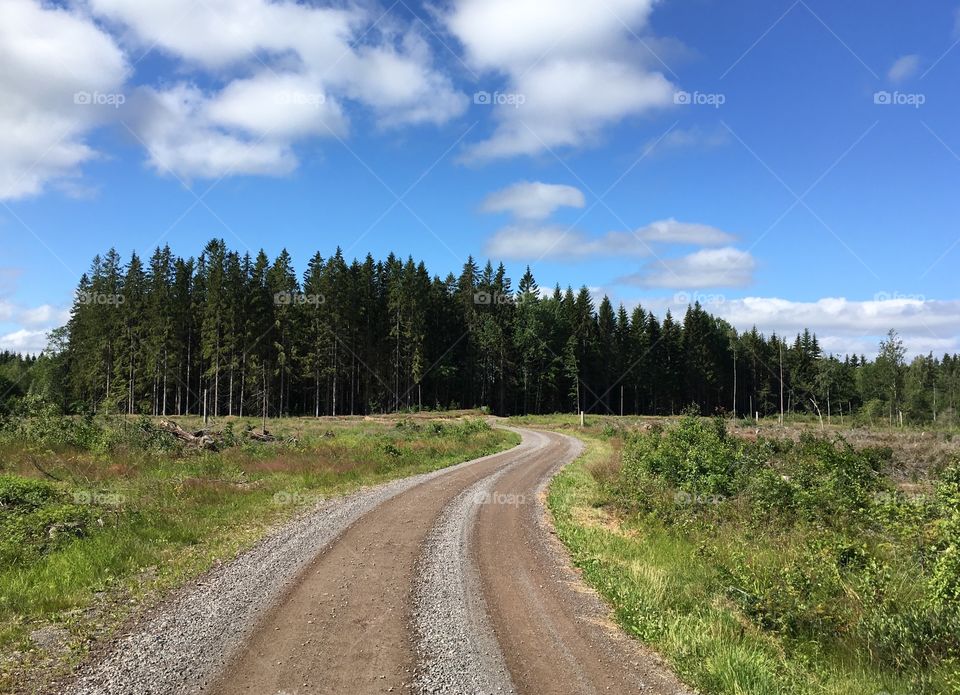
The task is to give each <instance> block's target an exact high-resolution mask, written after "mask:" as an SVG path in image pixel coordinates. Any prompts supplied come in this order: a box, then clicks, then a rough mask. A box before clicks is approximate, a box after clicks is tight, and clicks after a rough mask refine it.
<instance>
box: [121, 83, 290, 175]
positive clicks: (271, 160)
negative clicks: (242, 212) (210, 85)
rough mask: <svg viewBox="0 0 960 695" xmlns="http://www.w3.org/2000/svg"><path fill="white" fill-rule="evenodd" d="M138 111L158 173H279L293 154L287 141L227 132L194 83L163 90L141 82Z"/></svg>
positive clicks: (143, 136)
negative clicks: (140, 107)
mask: <svg viewBox="0 0 960 695" xmlns="http://www.w3.org/2000/svg"><path fill="white" fill-rule="evenodd" d="M138 101H140V103H141V104H142V105H143V116H142V117H141V118H140V120H139V121H138V122H137V124H136V128H137V131H138V137H139V138H140V139H141V140H142V141H143V143H144V144H145V145H146V147H147V150H148V161H149V163H150V165H151V166H152V167H153V168H154V169H156V170H157V172H158V173H161V174H163V173H167V172H173V173H174V174H176V175H177V176H179V177H187V178H190V177H193V176H198V177H201V178H215V177H220V176H226V175H231V174H261V175H273V176H279V175H282V174H287V173H289V172H291V171H293V170H294V169H295V168H296V166H297V160H296V157H295V156H294V154H293V152H292V150H291V148H290V146H289V144H288V143H286V142H284V141H282V140H277V139H263V138H262V137H260V138H256V137H250V136H244V135H242V134H236V133H232V132H227V131H225V130H222V129H219V128H217V125H216V123H215V121H213V120H212V119H211V117H210V114H209V112H208V108H209V100H208V99H207V97H206V96H205V95H204V94H203V93H202V92H201V91H200V90H199V89H197V88H196V87H192V86H189V85H186V84H180V85H177V86H175V87H173V88H171V89H169V90H167V91H165V92H158V91H155V90H153V89H151V88H144V89H143V90H141V92H140V93H139V94H138Z"/></svg>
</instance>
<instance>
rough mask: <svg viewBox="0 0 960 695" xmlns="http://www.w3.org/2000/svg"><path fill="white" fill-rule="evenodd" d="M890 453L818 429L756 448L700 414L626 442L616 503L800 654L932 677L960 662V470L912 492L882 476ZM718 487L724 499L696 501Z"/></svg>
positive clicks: (954, 469) (761, 443)
mask: <svg viewBox="0 0 960 695" xmlns="http://www.w3.org/2000/svg"><path fill="white" fill-rule="evenodd" d="M891 456H892V452H891V451H890V450H889V449H859V450H858V449H856V448H855V447H853V446H852V445H851V444H850V443H848V442H847V441H845V440H844V439H842V438H840V437H837V438H834V439H830V438H825V437H820V436H815V435H811V434H804V435H802V436H801V438H800V441H799V442H792V441H788V440H782V441H771V440H764V439H762V438H761V439H759V440H758V441H755V442H749V441H746V440H742V439H739V438H736V437H733V436H730V435H728V434H727V432H726V426H725V423H723V422H722V421H715V422H714V423H712V424H711V423H709V422H708V421H706V420H703V419H701V418H699V417H695V416H692V415H691V416H687V417H684V418H683V419H682V420H681V421H680V422H679V423H677V424H676V425H675V426H673V427H671V428H669V429H666V430H660V429H654V430H652V431H649V432H641V433H635V434H632V435H628V436H627V437H626V438H625V442H624V447H623V452H622V464H623V465H622V470H621V474H620V478H619V480H617V481H616V483H615V484H614V485H613V486H612V489H611V490H610V493H611V495H610V500H611V502H612V503H614V504H616V505H618V506H620V507H621V508H623V509H625V510H626V511H627V512H628V513H629V514H636V515H638V518H641V519H642V518H644V517H645V515H648V518H650V519H655V520H656V523H660V524H665V525H666V528H667V529H669V530H671V532H672V533H674V534H677V535H678V536H682V537H684V538H685V539H686V540H687V541H689V542H692V543H693V544H694V545H696V546H697V547H698V548H700V552H701V553H702V554H703V556H705V557H707V558H708V559H709V561H710V563H711V564H712V565H713V567H714V568H715V569H716V570H717V571H718V575H717V576H718V581H717V586H716V589H717V592H718V593H719V594H722V595H723V596H724V597H725V598H726V599H727V600H728V601H731V602H732V603H733V604H734V605H736V606H737V607H738V608H739V610H740V611H741V612H742V613H743V614H744V616H746V617H747V618H748V619H749V620H750V621H751V622H753V623H754V624H755V625H756V626H757V627H758V628H760V629H762V630H765V631H767V632H770V633H773V634H776V635H778V636H780V637H782V638H784V639H785V640H786V644H787V645H788V648H789V649H791V650H793V651H794V652H795V653H802V654H805V655H807V657H809V658H814V657H815V656H816V655H817V654H820V653H835V654H848V655H855V658H856V659H859V660H863V661H869V662H872V663H875V664H883V665H887V666H890V667H892V668H893V669H894V670H896V671H898V672H903V673H907V674H921V675H917V677H918V678H920V679H921V680H922V679H923V678H924V677H925V676H923V675H922V674H924V673H928V672H929V671H930V669H940V671H938V673H939V674H940V676H942V675H943V673H945V672H947V671H948V670H949V668H951V667H948V666H945V665H947V664H951V663H953V662H954V661H953V660H957V659H960V465H956V466H953V467H951V468H948V469H947V470H946V471H944V472H943V474H942V475H941V479H940V482H939V485H938V487H937V491H936V495H935V496H913V497H908V496H906V495H904V494H903V493H901V492H898V491H897V490H896V489H895V488H894V487H893V485H892V484H891V483H890V482H889V481H888V480H886V479H885V478H884V476H883V474H882V470H883V469H884V466H886V465H887V464H888V463H889V461H890V459H891ZM711 495H712V496H716V499H717V500H719V501H722V502H723V504H691V503H690V502H691V501H692V500H697V501H699V500H701V499H704V497H706V498H707V499H711V498H710V497H709V496H711ZM928 500H929V501H928ZM944 669H946V670H947V671H945V670H944ZM940 676H938V677H940ZM917 682H918V683H920V681H917Z"/></svg>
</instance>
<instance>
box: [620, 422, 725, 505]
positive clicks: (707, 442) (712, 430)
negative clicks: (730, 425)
mask: <svg viewBox="0 0 960 695" xmlns="http://www.w3.org/2000/svg"><path fill="white" fill-rule="evenodd" d="M743 453H744V445H743V443H742V441H741V440H739V439H736V438H734V437H729V436H727V432H726V424H725V423H724V422H723V421H722V420H718V421H714V422H713V423H711V424H707V423H706V422H705V421H704V420H702V419H701V418H699V417H696V416H694V415H688V416H686V417H684V418H683V419H682V420H681V421H680V423H679V424H678V425H677V426H676V427H673V428H671V429H669V430H666V431H662V430H659V429H654V430H651V431H650V432H644V433H640V434H636V435H633V436H632V437H630V438H628V440H627V442H626V446H625V447H624V452H623V482H624V484H625V485H626V487H627V489H628V490H629V488H631V487H633V488H640V487H642V481H643V479H644V478H646V477H647V476H658V477H661V478H663V479H664V480H666V481H667V482H668V483H670V484H671V485H673V486H675V487H677V488H679V489H680V490H682V491H684V492H688V493H691V494H695V495H700V494H706V495H728V494H730V493H731V492H733V487H734V482H735V480H736V479H737V477H738V469H739V467H740V466H741V465H742V463H743Z"/></svg>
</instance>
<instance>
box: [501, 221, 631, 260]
mask: <svg viewBox="0 0 960 695" xmlns="http://www.w3.org/2000/svg"><path fill="white" fill-rule="evenodd" d="M486 252H487V253H488V254H489V255H491V256H493V257H494V258H502V259H509V260H540V259H543V258H549V259H556V260H566V261H572V260H578V259H581V258H587V257H591V256H605V257H623V256H633V257H642V256H646V255H648V254H649V249H648V247H647V246H646V245H645V244H644V243H643V242H642V241H640V240H639V239H637V238H636V237H635V236H634V235H632V234H629V233H626V232H609V233H607V234H605V235H603V236H600V237H591V236H588V235H586V234H584V233H583V232H579V231H576V230H572V229H569V228H566V227H560V226H545V227H524V226H510V227H505V228H504V229H501V230H499V231H498V232H497V233H496V234H494V235H493V237H491V238H490V240H489V242H487V246H486Z"/></svg>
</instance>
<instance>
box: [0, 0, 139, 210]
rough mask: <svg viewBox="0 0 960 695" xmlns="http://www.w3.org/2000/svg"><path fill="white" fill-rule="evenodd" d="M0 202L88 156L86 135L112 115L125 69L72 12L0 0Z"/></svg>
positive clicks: (96, 31) (100, 35)
mask: <svg viewBox="0 0 960 695" xmlns="http://www.w3.org/2000/svg"><path fill="white" fill-rule="evenodd" d="M0 65H2V66H3V67H2V69H0V94H2V95H3V97H2V99H0V200H4V199H6V200H12V199H16V198H22V197H26V196H31V195H36V194H38V193H40V192H41V191H43V190H44V188H45V186H46V185H47V184H49V183H50V182H51V181H56V180H58V179H61V178H62V177H68V176H74V175H76V173H77V171H78V167H79V166H80V165H82V164H83V163H84V162H87V161H89V160H90V159H92V158H94V157H95V156H96V152H95V151H94V150H93V149H92V148H91V147H90V146H89V145H88V144H87V143H86V140H85V138H86V136H87V134H88V133H89V132H90V131H91V130H92V129H93V128H95V127H97V126H98V125H101V124H103V123H105V122H107V121H109V120H111V119H112V118H115V117H116V112H117V109H116V108H114V107H113V105H112V104H109V103H107V101H108V100H110V99H112V100H113V102H114V103H116V100H117V95H118V94H119V93H120V90H121V88H122V85H123V83H124V80H125V79H126V76H127V73H128V65H127V63H126V60H125V58H124V55H123V53H122V51H121V50H120V48H119V47H118V46H117V45H116V43H115V42H114V41H113V39H112V38H111V37H110V36H109V35H108V34H107V33H105V32H104V31H102V30H101V29H100V28H98V27H97V25H96V24H95V23H94V22H93V21H91V20H90V19H89V18H88V17H86V16H84V15H83V14H82V13H81V12H80V11H78V10H73V9H64V8H59V7H55V6H53V5H50V4H47V3H43V4H41V3H40V2H36V1H34V0H4V2H2V3H0Z"/></svg>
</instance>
